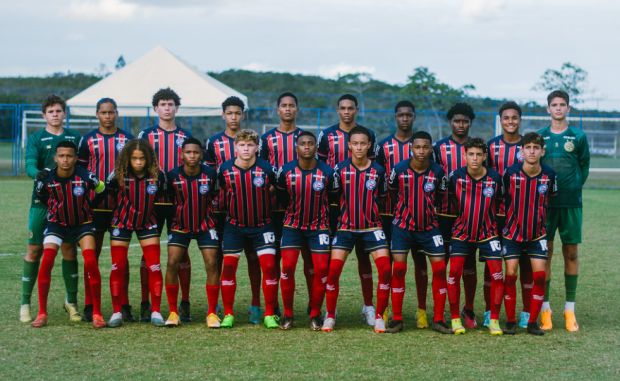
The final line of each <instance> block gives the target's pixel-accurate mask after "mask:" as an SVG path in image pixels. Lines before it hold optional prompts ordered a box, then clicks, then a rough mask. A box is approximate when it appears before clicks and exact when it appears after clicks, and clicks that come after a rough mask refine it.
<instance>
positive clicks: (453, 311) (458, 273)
mask: <svg viewBox="0 0 620 381" xmlns="http://www.w3.org/2000/svg"><path fill="white" fill-rule="evenodd" d="M464 265H465V257H463V256H454V255H452V256H450V275H449V276H448V301H449V303H450V316H451V318H452V319H456V318H458V317H459V313H460V311H459V309H460V304H461V277H462V276H463V266H464Z"/></svg>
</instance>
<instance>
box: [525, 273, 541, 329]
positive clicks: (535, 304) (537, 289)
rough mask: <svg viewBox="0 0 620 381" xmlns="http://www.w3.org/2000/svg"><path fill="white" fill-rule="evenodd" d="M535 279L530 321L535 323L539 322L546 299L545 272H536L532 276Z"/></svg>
mask: <svg viewBox="0 0 620 381" xmlns="http://www.w3.org/2000/svg"><path fill="white" fill-rule="evenodd" d="M532 278H533V279H534V287H533V288H532V299H531V301H530V321H529V323H535V322H536V321H537V320H538V314H539V313H540V307H542V302H543V300H544V299H545V272H544V271H536V272H534V273H533V274H532Z"/></svg>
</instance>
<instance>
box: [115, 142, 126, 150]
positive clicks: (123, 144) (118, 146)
mask: <svg viewBox="0 0 620 381" xmlns="http://www.w3.org/2000/svg"><path fill="white" fill-rule="evenodd" d="M123 147H125V142H122V141H121V142H118V143H116V150H117V151H122V150H123Z"/></svg>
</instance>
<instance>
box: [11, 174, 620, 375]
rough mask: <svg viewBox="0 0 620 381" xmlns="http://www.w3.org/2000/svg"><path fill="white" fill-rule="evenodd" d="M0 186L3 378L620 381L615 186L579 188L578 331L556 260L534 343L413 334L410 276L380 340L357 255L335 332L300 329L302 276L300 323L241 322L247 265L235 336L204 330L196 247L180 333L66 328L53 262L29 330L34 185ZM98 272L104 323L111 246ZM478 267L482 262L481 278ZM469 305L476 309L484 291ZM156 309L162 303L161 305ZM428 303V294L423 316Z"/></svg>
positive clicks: (303, 321) (134, 255)
mask: <svg viewBox="0 0 620 381" xmlns="http://www.w3.org/2000/svg"><path fill="white" fill-rule="evenodd" d="M0 181H1V182H0V193H1V194H2V198H0V213H1V216H2V217H1V218H2V223H1V231H2V233H1V234H0V254H1V255H0V273H1V274H2V276H1V277H0V307H1V308H2V312H3V314H2V318H0V323H1V324H0V337H1V341H0V343H1V344H0V362H1V363H2V366H1V367H0V379H6V380H8V379H66V380H69V379H89V380H98V379H110V378H116V379H127V378H132V379H164V380H170V379H295V380H296V379H308V380H310V379H311V380H315V379H318V378H324V379H374V380H377V379H383V380H400V379H403V380H410V379H435V380H437V379H458V380H474V379H503V380H507V379H557V380H579V379H594V380H598V379H619V378H620V366H619V365H618V364H619V363H620V349H619V348H620V335H619V334H618V329H619V327H620V303H619V300H620V299H619V298H618V295H620V257H619V256H618V250H617V239H616V238H617V237H618V236H619V235H620V234H619V233H620V229H619V228H618V215H617V210H618V208H617V201H618V200H619V199H620V192H618V191H605V190H586V191H585V192H584V203H585V210H584V215H585V231H584V244H583V245H582V246H581V269H582V271H581V273H582V274H581V276H580V278H579V289H578V296H577V297H578V302H577V316H578V318H579V322H580V325H581V331H580V332H578V333H576V334H569V333H567V332H566V331H564V329H563V327H562V324H563V319H562V317H561V312H562V305H563V284H564V281H563V277H562V260H561V258H560V255H556V256H557V257H556V259H555V260H554V272H553V276H554V282H553V283H552V307H553V308H554V310H555V312H556V313H555V315H554V323H555V327H556V328H555V329H554V330H553V331H552V332H551V333H549V334H547V335H545V336H544V337H533V336H531V335H527V334H525V333H524V332H523V331H522V330H520V331H519V334H518V335H516V336H514V337H491V336H490V335H489V334H488V333H487V332H486V331H484V330H475V331H472V332H468V333H467V334H466V335H464V336H446V335H440V334H436V333H434V332H432V331H429V330H418V329H415V328H413V327H414V324H415V322H414V308H415V305H414V297H415V290H414V285H413V280H412V273H413V271H412V270H411V269H410V271H409V275H408V284H407V287H408V291H407V296H406V303H405V311H406V313H405V316H404V318H405V323H406V330H405V331H404V332H403V333H402V334H398V335H376V334H374V333H373V332H372V330H371V329H370V328H369V327H366V326H364V325H363V324H362V323H361V321H360V317H359V310H360V307H361V304H362V300H361V295H360V290H359V281H358V277H357V269H356V266H355V263H354V256H352V257H351V259H350V260H349V263H348V264H347V265H346V267H345V272H344V274H343V280H342V282H341V285H342V290H341V299H340V303H339V306H338V312H339V319H338V325H337V329H336V331H334V332H332V333H331V334H324V333H321V332H311V331H310V330H309V329H308V328H307V325H308V319H307V318H306V316H305V313H304V312H305V311H304V310H305V304H306V300H307V299H306V295H305V287H304V286H303V284H302V283H303V275H302V274H301V273H300V271H298V274H297V279H298V293H297V300H296V302H297V303H296V310H295V313H296V316H297V317H298V318H297V320H296V328H295V329H294V330H292V331H286V332H285V331H279V330H277V331H268V330H266V329H265V328H263V327H261V326H252V325H249V324H248V323H247V319H246V317H245V313H244V312H245V309H246V307H247V305H248V304H249V292H248V284H247V276H245V274H246V269H245V267H243V264H244V261H242V268H240V269H239V276H238V280H239V287H238V298H237V303H236V310H237V316H238V318H237V321H238V324H237V326H236V327H235V328H234V329H232V330H207V329H206V327H205V325H204V323H203V322H204V320H203V319H204V309H205V304H206V302H205V296H204V287H203V284H204V275H203V271H201V261H200V260H199V257H198V252H197V250H195V249H194V248H192V250H191V255H192V259H193V263H194V269H193V279H192V285H193V287H192V295H191V296H192V314H193V319H194V321H195V323H192V324H188V325H184V326H182V327H179V328H177V329H155V328H154V327H151V326H150V325H146V324H130V325H129V324H128V325H125V326H123V327H122V328H119V329H104V330H99V331H95V330H93V329H91V328H90V327H89V326H88V325H87V324H84V323H81V324H77V325H71V324H69V322H68V321H67V319H66V317H65V316H66V315H65V313H64V312H63V311H62V308H61V304H62V298H63V285H62V277H61V275H60V266H59V264H57V266H56V268H55V269H54V272H53V281H52V290H51V292H50V325H49V326H48V327H46V328H44V329H40V330H35V329H32V328H30V327H29V326H27V325H22V324H21V323H19V322H18V320H17V316H18V304H19V293H20V282H19V278H20V275H21V263H22V260H21V255H18V253H23V252H24V247H25V245H24V242H25V230H26V229H25V227H26V219H27V210H28V202H29V194H30V182H28V181H25V180H9V179H2V180H0ZM556 244H557V243H556ZM162 248H163V247H162ZM130 258H131V265H132V267H131V269H132V279H131V292H132V294H131V300H132V301H133V304H134V305H137V304H138V300H139V284H138V272H137V261H138V258H139V252H138V250H137V249H136V248H132V250H131V251H130ZM410 266H411V265H410ZM300 267H301V266H300ZM101 268H102V274H103V300H104V306H103V307H104V313H105V314H106V316H109V313H110V311H111V307H110V296H109V292H108V288H107V284H108V274H109V250H104V253H103V255H102V257H101ZM298 270H300V269H298ZM480 270H481V267H480V268H479V275H481V273H482V271H480ZM479 286H480V288H481V286H482V282H481V280H480V281H479ZM81 298H82V296H80V300H81ZM33 302H36V293H35V296H34V297H33ZM476 302H477V306H476V309H477V312H478V313H479V314H481V312H482V309H483V306H482V292H481V290H480V291H479V293H478V296H477V301H476ZM163 304H164V306H165V305H166V303H165V298H164V303H163ZM519 305H520V303H519ZM431 307H432V300H431V293H430V291H429V310H430V308H431ZM166 312H167V308H166V307H164V313H166Z"/></svg>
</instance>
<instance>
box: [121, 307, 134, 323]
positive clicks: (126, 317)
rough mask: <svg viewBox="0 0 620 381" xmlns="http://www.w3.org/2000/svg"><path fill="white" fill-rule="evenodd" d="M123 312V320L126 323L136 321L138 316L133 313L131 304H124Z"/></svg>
mask: <svg viewBox="0 0 620 381" xmlns="http://www.w3.org/2000/svg"><path fill="white" fill-rule="evenodd" d="M121 313H122V314H123V321H124V322H126V323H135V322H136V318H134V317H133V314H132V313H131V305H129V304H124V305H122V306H121Z"/></svg>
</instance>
